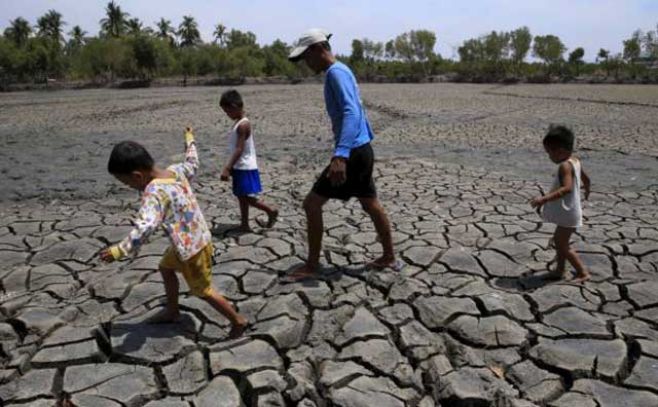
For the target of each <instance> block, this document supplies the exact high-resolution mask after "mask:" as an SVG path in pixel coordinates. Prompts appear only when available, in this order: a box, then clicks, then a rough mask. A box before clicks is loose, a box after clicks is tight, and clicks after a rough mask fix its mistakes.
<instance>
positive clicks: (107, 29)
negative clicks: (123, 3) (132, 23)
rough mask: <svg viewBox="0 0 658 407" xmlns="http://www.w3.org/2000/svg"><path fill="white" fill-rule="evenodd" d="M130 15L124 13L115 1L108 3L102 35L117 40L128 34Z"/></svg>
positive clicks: (102, 20) (102, 23)
mask: <svg viewBox="0 0 658 407" xmlns="http://www.w3.org/2000/svg"><path fill="white" fill-rule="evenodd" d="M128 16H129V15H128V13H124V12H123V11H122V10H121V7H120V6H119V5H117V4H116V3H115V2H114V0H112V1H110V2H109V3H107V6H106V7H105V17H104V18H103V19H101V21H100V23H101V33H102V34H103V35H104V36H106V37H113V38H117V37H120V36H122V35H123V34H124V33H125V32H126V25H127V19H128Z"/></svg>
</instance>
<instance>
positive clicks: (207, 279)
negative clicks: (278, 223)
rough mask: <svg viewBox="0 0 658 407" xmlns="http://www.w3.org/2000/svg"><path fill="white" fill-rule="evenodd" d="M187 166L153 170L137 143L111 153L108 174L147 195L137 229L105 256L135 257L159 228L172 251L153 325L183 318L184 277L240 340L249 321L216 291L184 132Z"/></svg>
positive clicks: (191, 148) (194, 164) (191, 149)
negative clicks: (164, 301)
mask: <svg viewBox="0 0 658 407" xmlns="http://www.w3.org/2000/svg"><path fill="white" fill-rule="evenodd" d="M185 145H186V153H185V162H183V163H180V164H175V165H172V166H170V167H168V168H167V169H162V168H160V167H158V166H156V165H154V162H153V159H152V158H151V156H150V154H149V153H148V151H146V149H145V148H144V147H143V146H141V145H140V144H138V143H135V142H132V141H124V142H121V143H119V144H117V145H116V146H114V149H113V150H112V154H111V155H110V160H109V162H108V171H109V172H110V174H112V175H114V176H115V177H116V178H117V179H118V180H119V181H121V182H122V183H124V184H126V185H128V186H130V187H131V188H135V189H137V190H140V191H143V195H142V203H141V207H140V210H139V213H138V215H137V219H136V220H135V222H134V223H135V228H134V229H133V230H132V231H131V232H130V233H129V234H128V236H127V237H126V238H125V239H124V240H122V241H121V242H120V243H118V244H117V245H115V246H112V247H109V248H107V249H105V250H104V251H103V252H101V259H102V260H104V261H107V262H111V261H115V260H119V259H121V258H123V257H126V256H128V255H129V254H132V253H136V252H137V251H138V250H139V248H140V247H141V245H142V244H143V243H145V242H146V240H147V238H148V237H149V236H150V235H151V234H152V233H153V232H154V231H155V230H156V229H157V228H158V227H160V226H162V227H163V228H164V230H165V232H166V233H167V235H168V236H169V239H170V241H171V246H170V247H169V248H168V249H167V250H166V251H165V253H164V256H163V257H162V260H161V261H160V267H159V268H160V273H161V274H162V279H163V281H164V284H165V291H166V293H167V307H166V309H165V310H164V311H163V312H161V313H160V314H158V315H156V316H155V317H154V318H153V319H152V322H173V321H176V320H177V319H178V317H179V314H180V311H179V308H178V288H179V285H178V278H177V277H176V274H175V272H176V271H179V272H180V273H181V274H183V277H184V278H185V281H186V282H187V285H188V286H189V287H190V293H191V294H193V295H196V296H198V297H200V298H202V299H204V300H205V301H207V302H208V303H209V304H210V305H211V306H213V307H214V308H215V309H216V310H217V311H219V312H220V313H222V315H224V316H225V317H226V318H228V319H229V320H230V321H231V324H232V325H233V328H232V329H231V333H230V336H231V337H237V336H239V335H241V334H242V332H243V331H244V330H245V328H246V326H247V320H246V319H245V318H244V317H243V316H241V315H240V314H238V313H236V311H235V309H234V308H233V307H232V306H231V304H230V303H229V302H228V301H227V300H226V299H225V298H224V297H223V296H222V295H220V294H219V293H218V292H217V291H216V290H215V289H214V288H213V286H212V281H211V280H212V255H213V247H212V242H211V234H210V230H209V229H208V225H207V224H206V221H205V219H204V218H203V214H202V213H201V209H200V208H199V204H198V203H197V200H196V197H195V196H194V192H193V191H192V187H191V186H190V180H191V179H192V178H193V177H194V174H195V173H196V170H197V168H198V166H199V159H198V156H197V151H196V144H195V141H194V135H193V134H192V131H191V129H189V128H188V129H187V131H186V132H185Z"/></svg>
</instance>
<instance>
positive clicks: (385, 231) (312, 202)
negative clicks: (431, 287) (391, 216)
mask: <svg viewBox="0 0 658 407" xmlns="http://www.w3.org/2000/svg"><path fill="white" fill-rule="evenodd" d="M330 37H331V34H329V33H327V32H326V31H323V30H319V29H314V30H310V31H308V32H307V33H306V34H304V35H303V36H302V37H301V38H300V39H299V41H298V42H297V47H296V48H295V49H293V51H292V52H291V53H290V56H289V59H290V60H291V61H293V62H296V61H300V60H302V59H303V60H304V62H306V65H308V67H309V68H311V69H312V70H313V71H314V72H315V73H320V72H325V73H326V78H325V82H324V100H325V105H326V107H327V113H328V114H329V117H330V118H331V127H332V131H333V133H334V144H335V146H334V153H333V157H332V159H331V163H330V164H329V166H328V167H327V168H325V170H324V171H323V172H322V174H321V175H320V177H319V178H318V180H317V181H316V183H315V185H313V189H312V190H311V192H309V194H308V195H307V196H306V199H304V210H305V211H306V217H307V229H308V245H309V253H308V259H307V260H306V263H305V264H304V265H302V266H300V267H298V268H297V269H295V270H294V271H293V272H292V273H291V274H290V275H288V276H287V277H286V279H285V280H286V281H290V282H295V281H300V280H303V279H306V278H312V277H314V276H315V275H316V273H317V271H318V267H319V263H320V251H321V248H322V234H323V232H324V226H323V222H322V207H323V206H324V204H325V203H326V202H327V201H328V200H329V199H341V200H344V201H347V200H348V199H350V198H352V197H355V198H357V199H358V200H359V201H360V203H361V206H362V207H363V209H364V210H365V211H366V212H367V213H368V215H370V217H371V219H372V221H373V223H374V224H375V229H376V230H377V235H378V236H379V241H380V242H381V244H382V249H383V254H382V256H381V257H380V258H378V259H376V260H374V261H372V262H370V263H368V267H369V268H376V269H383V268H386V267H392V268H394V269H397V270H399V268H400V263H398V262H396V260H395V254H394V253H393V241H392V238H391V225H390V223H389V221H388V216H387V215H386V211H385V210H384V208H383V207H382V205H381V204H380V202H379V200H378V199H377V192H376V189H375V182H374V180H373V178H372V171H373V166H374V161H375V157H374V153H373V151H372V147H371V146H370V141H371V140H372V139H373V137H374V136H373V133H372V129H371V128H370V123H368V118H367V116H366V113H365V110H364V109H363V106H362V105H361V98H360V95H359V87H358V85H357V83H356V78H355V77H354V74H353V73H352V71H351V70H350V69H349V68H348V67H347V66H346V65H345V64H343V63H341V62H338V61H336V58H335V57H334V56H333V54H332V52H331V47H330V46H329V38H330Z"/></svg>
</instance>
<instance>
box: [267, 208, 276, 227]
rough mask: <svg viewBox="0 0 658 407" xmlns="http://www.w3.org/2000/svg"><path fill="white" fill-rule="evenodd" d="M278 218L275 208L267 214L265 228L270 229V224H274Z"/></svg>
mask: <svg viewBox="0 0 658 407" xmlns="http://www.w3.org/2000/svg"><path fill="white" fill-rule="evenodd" d="M278 218H279V210H278V209H275V210H273V211H272V212H271V213H270V214H268V215H267V224H265V227H266V228H267V229H270V228H271V227H272V226H274V224H275V223H276V221H277V219H278Z"/></svg>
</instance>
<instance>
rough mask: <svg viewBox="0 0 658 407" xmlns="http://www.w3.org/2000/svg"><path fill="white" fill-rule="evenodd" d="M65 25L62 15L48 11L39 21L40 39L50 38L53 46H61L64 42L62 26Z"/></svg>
mask: <svg viewBox="0 0 658 407" xmlns="http://www.w3.org/2000/svg"><path fill="white" fill-rule="evenodd" d="M65 24H66V23H65V22H64V21H62V15H61V14H60V13H58V12H57V11H55V10H48V12H47V13H46V14H44V15H43V16H41V17H39V19H38V20H37V29H38V31H37V33H38V35H39V36H40V37H43V38H49V39H50V40H51V41H52V43H53V44H61V43H62V42H63V41H64V37H63V36H62V26H63V25H65Z"/></svg>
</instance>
